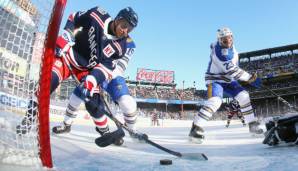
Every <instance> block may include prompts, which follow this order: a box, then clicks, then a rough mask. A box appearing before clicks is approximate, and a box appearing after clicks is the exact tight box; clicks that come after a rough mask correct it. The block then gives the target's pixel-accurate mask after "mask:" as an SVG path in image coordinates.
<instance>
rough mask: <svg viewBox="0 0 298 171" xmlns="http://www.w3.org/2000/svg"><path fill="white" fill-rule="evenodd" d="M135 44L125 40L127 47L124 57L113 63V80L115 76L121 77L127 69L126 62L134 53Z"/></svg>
mask: <svg viewBox="0 0 298 171" xmlns="http://www.w3.org/2000/svg"><path fill="white" fill-rule="evenodd" d="M135 48H136V46H135V44H134V42H133V41H132V40H131V39H130V38H128V40H127V47H126V53H125V54H124V56H123V57H122V58H120V59H118V60H116V63H115V69H114V70H113V74H112V75H113V78H115V77H117V76H122V75H123V74H124V72H125V71H126V69H127V66H128V62H129V61H130V60H131V58H132V55H133V53H134V51H135Z"/></svg>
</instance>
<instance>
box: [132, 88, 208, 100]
mask: <svg viewBox="0 0 298 171" xmlns="http://www.w3.org/2000/svg"><path fill="white" fill-rule="evenodd" d="M129 91H130V94H131V95H132V96H133V97H136V98H147V99H164V100H200V99H202V98H204V97H205V95H204V92H201V91H197V90H196V89H195V88H187V89H176V88H175V87H162V86H158V87H157V86H135V85H129Z"/></svg>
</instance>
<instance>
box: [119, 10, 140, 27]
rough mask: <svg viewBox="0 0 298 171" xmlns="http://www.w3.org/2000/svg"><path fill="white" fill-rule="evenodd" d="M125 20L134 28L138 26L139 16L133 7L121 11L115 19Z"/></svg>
mask: <svg viewBox="0 0 298 171" xmlns="http://www.w3.org/2000/svg"><path fill="white" fill-rule="evenodd" d="M121 18H124V19H125V20H126V21H127V22H128V23H129V24H130V25H131V26H132V27H136V26H137V25H138V15H137V13H135V12H134V10H133V9H132V8H131V7H126V8H124V9H122V10H120V11H119V13H118V14H117V16H116V18H115V19H121Z"/></svg>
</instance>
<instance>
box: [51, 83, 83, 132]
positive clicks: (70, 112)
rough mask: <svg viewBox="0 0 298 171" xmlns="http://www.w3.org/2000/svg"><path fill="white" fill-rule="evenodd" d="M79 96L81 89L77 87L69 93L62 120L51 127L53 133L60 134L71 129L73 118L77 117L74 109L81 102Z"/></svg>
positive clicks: (76, 108)
mask: <svg viewBox="0 0 298 171" xmlns="http://www.w3.org/2000/svg"><path fill="white" fill-rule="evenodd" d="M81 96H82V94H81V89H80V88H79V87H76V88H75V89H74V91H73V93H72V94H71V95H70V98H69V102H68V105H67V107H66V111H65V115H64V120H63V122H62V123H61V124H60V125H58V126H54V127H53V129H52V131H53V133H56V134H62V133H69V132H70V131H71V125H72V123H73V120H74V119H75V118H76V117H77V114H76V111H77V110H78V109H79V107H80V105H81V103H82V102H83V100H82V98H80V97H81Z"/></svg>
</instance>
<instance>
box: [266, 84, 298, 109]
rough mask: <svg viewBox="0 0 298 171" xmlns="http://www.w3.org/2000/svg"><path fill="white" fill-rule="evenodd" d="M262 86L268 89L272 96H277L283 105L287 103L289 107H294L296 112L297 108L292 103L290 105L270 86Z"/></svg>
mask: <svg viewBox="0 0 298 171" xmlns="http://www.w3.org/2000/svg"><path fill="white" fill-rule="evenodd" d="M261 87H262V88H264V89H266V90H267V91H269V92H270V93H271V94H273V95H274V96H276V97H277V99H278V100H279V101H281V102H283V103H284V104H285V105H287V106H288V107H289V108H291V109H294V110H295V111H296V112H298V108H297V107H294V106H293V105H291V104H290V103H289V102H288V101H286V100H285V99H284V98H282V97H281V96H280V95H278V94H277V93H275V92H274V91H273V90H271V89H270V88H268V87H267V86H264V85H261Z"/></svg>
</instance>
